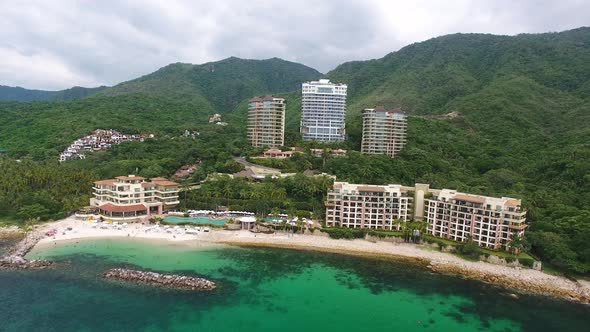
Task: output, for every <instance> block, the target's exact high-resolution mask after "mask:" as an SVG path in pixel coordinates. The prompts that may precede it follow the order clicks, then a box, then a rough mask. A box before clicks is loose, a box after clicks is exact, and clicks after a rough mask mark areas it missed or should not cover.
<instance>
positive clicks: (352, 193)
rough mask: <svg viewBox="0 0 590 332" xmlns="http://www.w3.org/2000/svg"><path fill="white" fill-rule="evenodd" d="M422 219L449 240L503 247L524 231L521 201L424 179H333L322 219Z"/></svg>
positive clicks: (361, 222) (367, 222)
mask: <svg viewBox="0 0 590 332" xmlns="http://www.w3.org/2000/svg"><path fill="white" fill-rule="evenodd" d="M410 220H415V221H425V222H426V224H427V232H428V234H430V235H433V236H436V237H440V238H444V239H449V240H453V241H459V242H462V241H465V240H467V239H468V238H471V239H473V240H474V241H475V242H477V243H478V244H479V245H480V246H481V247H487V248H491V249H504V250H507V249H508V247H509V242H510V240H511V239H512V236H513V234H514V233H516V234H518V235H519V236H522V235H524V232H525V230H526V228H527V225H526V211H525V210H524V209H522V207H521V201H520V200H519V199H515V198H509V197H502V198H496V197H488V196H481V195H472V194H465V193H461V192H457V191H455V190H450V189H442V190H438V189H430V186H429V185H427V184H420V183H416V184H415V186H414V187H407V186H402V185H396V184H393V185H391V184H390V185H383V186H374V185H364V184H350V183H347V182H335V183H334V186H333V188H332V189H331V190H329V191H328V197H327V200H326V225H327V226H328V227H349V228H367V229H384V230H392V229H399V225H400V224H401V223H402V222H405V221H410Z"/></svg>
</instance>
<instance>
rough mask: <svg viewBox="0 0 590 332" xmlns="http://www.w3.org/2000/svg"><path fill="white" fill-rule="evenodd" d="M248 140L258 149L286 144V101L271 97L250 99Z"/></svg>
mask: <svg viewBox="0 0 590 332" xmlns="http://www.w3.org/2000/svg"><path fill="white" fill-rule="evenodd" d="M248 140H249V141H250V144H251V145H252V146H254V147H257V148H260V147H278V146H283V145H284V144H285V99H283V98H275V97H271V96H266V97H255V98H252V99H250V103H249V105H248Z"/></svg>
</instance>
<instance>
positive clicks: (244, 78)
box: [101, 57, 321, 113]
mask: <svg viewBox="0 0 590 332" xmlns="http://www.w3.org/2000/svg"><path fill="white" fill-rule="evenodd" d="M320 75H321V74H320V73H319V72H318V71H317V70H315V69H312V68H309V67H306V66H304V65H302V64H298V63H294V62H289V61H285V60H282V59H278V58H272V59H267V60H245V59H239V58H235V57H231V58H227V59H224V60H221V61H217V62H210V63H205V64H202V65H193V64H186V63H175V64H170V65H168V66H166V67H163V68H160V69H159V70H157V71H156V72H154V73H151V74H149V75H146V76H142V77H140V78H138V79H135V80H132V81H128V82H124V83H121V84H118V85H116V86H114V87H112V88H110V89H107V90H105V91H103V92H102V93H101V95H105V96H118V95H124V94H130V93H145V94H148V95H156V96H163V97H166V98H173V99H176V100H183V101H192V102H196V103H198V104H207V103H208V104H210V105H211V106H212V107H213V108H214V109H215V110H216V111H217V112H221V113H225V112H230V111H232V110H233V109H234V108H235V107H236V106H237V105H238V104H239V103H240V102H241V101H242V100H244V99H246V98H251V97H253V96H255V95H259V94H271V93H279V92H288V91H295V90H298V89H300V88H301V83H302V82H305V81H309V80H313V79H317V78H319V77H320Z"/></svg>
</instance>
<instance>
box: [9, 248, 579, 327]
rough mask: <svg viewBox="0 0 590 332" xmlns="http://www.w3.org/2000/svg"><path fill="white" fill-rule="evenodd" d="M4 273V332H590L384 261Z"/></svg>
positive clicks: (199, 261)
mask: <svg viewBox="0 0 590 332" xmlns="http://www.w3.org/2000/svg"><path fill="white" fill-rule="evenodd" d="M30 256H31V257H32V258H49V259H52V260H54V261H56V262H58V265H59V267H58V268H56V269H53V270H47V271H20V272H8V271H0V285H2V287H0V303H2V310H0V330H1V331H220V332H223V331H284V332H290V331H297V332H307V331H344V332H345V331H536V332H538V331H588V327H589V326H590V325H589V317H590V309H588V307H586V306H582V305H576V304H572V303H567V302H562V301H555V300H550V299H548V298H544V297H538V296H528V295H519V297H518V299H515V298H513V297H511V296H510V294H509V293H508V292H506V291H505V290H503V289H500V288H496V287H492V286H489V285H486V284H483V283H479V282H474V281H467V280H462V279H459V278H454V277H447V276H442V275H437V274H433V273H431V272H429V271H428V270H426V269H424V268H423V267H421V266H416V265H412V264H408V263H400V262H391V261H386V260H376V259H364V258H357V257H347V256H341V255H335V254H326V253H314V252H303V251H292V250H280V249H243V248H236V247H220V248H215V249H211V248H209V249H203V248H189V247H186V246H182V245H180V244H167V243H162V244H160V245H153V244H149V243H145V242H136V241H129V242H126V241H124V240H92V241H87V242H80V243H71V244H67V245H60V244H58V245H56V246H54V247H51V248H49V249H46V250H43V251H40V252H39V251H37V252H32V253H31V254H30ZM120 266H124V267H132V268H140V269H151V270H157V271H163V272H175V273H183V274H189V275H196V276H204V277H207V278H210V279H213V280H214V281H216V282H217V283H218V284H219V285H220V288H219V289H218V290H216V291H214V292H212V293H206V292H203V293H191V292H182V291H172V290H162V289H154V288H149V287H144V286H135V285H126V284H122V283H118V282H112V281H106V280H104V279H103V278H102V277H101V274H102V273H103V272H104V271H105V270H107V269H109V268H112V267H120Z"/></svg>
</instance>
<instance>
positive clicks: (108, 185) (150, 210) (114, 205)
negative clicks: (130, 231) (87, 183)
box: [90, 175, 180, 221]
mask: <svg viewBox="0 0 590 332" xmlns="http://www.w3.org/2000/svg"><path fill="white" fill-rule="evenodd" d="M178 186H179V185H178V183H176V182H172V181H168V180H167V179H165V178H152V179H151V180H150V181H147V180H146V179H145V178H143V177H141V176H135V175H129V176H118V177H116V178H114V179H110V180H101V181H96V182H94V187H93V188H92V189H93V193H92V195H93V197H92V198H91V199H90V205H91V206H93V207H96V208H97V209H98V211H99V215H100V216H102V217H105V218H109V219H113V220H126V221H134V220H140V219H142V218H144V217H147V216H150V215H152V214H162V213H163V212H164V211H166V210H169V209H172V208H174V207H175V206H176V205H178V204H179V203H180V202H179V200H178Z"/></svg>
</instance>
